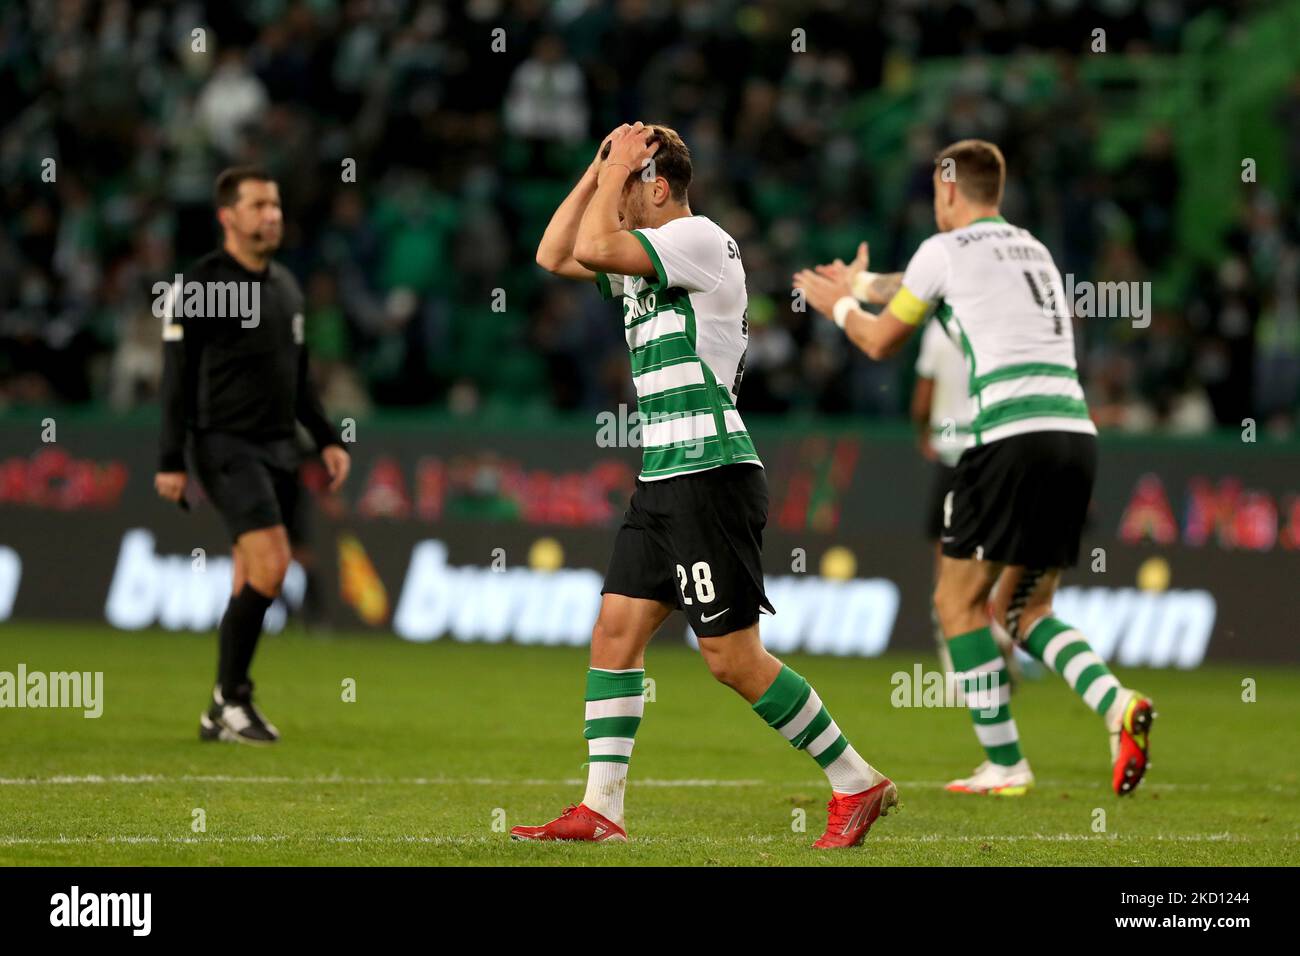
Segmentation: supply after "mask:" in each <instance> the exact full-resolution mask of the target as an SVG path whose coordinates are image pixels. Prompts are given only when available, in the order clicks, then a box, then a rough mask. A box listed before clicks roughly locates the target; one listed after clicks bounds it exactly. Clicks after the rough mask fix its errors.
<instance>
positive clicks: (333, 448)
mask: <svg viewBox="0 0 1300 956" xmlns="http://www.w3.org/2000/svg"><path fill="white" fill-rule="evenodd" d="M320 458H321V461H323V462H324V463H325V470H326V471H327V472H328V473H329V476H330V491H331V492H334V491H338V490H339V489H340V488H342V487H343V482H345V481H347V478H348V472H349V471H351V470H352V456H351V455H349V454H348V453H347V452H346V451H345V450H344V448H343V446H342V445H326V446H325V447H324V448H322V449H321V452H320Z"/></svg>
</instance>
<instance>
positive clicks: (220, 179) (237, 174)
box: [212, 166, 275, 209]
mask: <svg viewBox="0 0 1300 956" xmlns="http://www.w3.org/2000/svg"><path fill="white" fill-rule="evenodd" d="M246 182H255V183H273V182H275V177H274V176H272V175H271V174H270V173H268V172H267V171H266V170H264V169H260V168H258V167H257V166H231V167H230V168H229V169H223V170H222V171H221V173H220V175H218V176H217V182H216V185H215V186H213V187H212V201H213V203H215V204H216V206H217V208H218V209H220V208H221V207H222V206H233V205H234V204H235V203H237V202H239V186H240V183H246Z"/></svg>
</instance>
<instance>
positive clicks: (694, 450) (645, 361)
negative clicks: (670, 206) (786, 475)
mask: <svg viewBox="0 0 1300 956" xmlns="http://www.w3.org/2000/svg"><path fill="white" fill-rule="evenodd" d="M633 235H635V236H637V238H638V239H639V240H640V241H641V243H642V245H643V246H645V247H646V250H647V253H648V254H649V255H650V257H651V260H652V261H653V262H654V263H655V268H656V270H658V277H659V279H660V281H662V280H663V266H662V263H661V262H659V261H658V257H657V255H656V254H655V253H654V251H653V248H652V247H651V246H650V243H649V241H648V240H646V239H645V238H644V237H643V236H641V235H640V234H639V233H636V232H633ZM647 281H649V280H647ZM650 295H653V296H654V300H653V301H654V308H652V309H649V310H646V311H644V312H643V311H642V309H644V308H645V303H646V301H647V299H648V297H649V296H650ZM623 302H624V316H625V319H624V324H623V328H624V333H625V335H626V336H627V339H628V341H629V342H637V343H639V344H638V345H637V346H636V347H635V348H632V347H631V346H629V353H630V357H631V363H632V376H633V379H634V382H635V384H636V388H637V411H638V412H639V413H640V420H641V438H642V448H643V450H642V467H641V477H642V478H643V479H651V478H666V477H669V476H671V475H679V474H689V473H691V472H696V471H707V470H708V469H710V468H718V467H721V466H723V465H729V464H735V463H740V462H754V463H761V462H759V458H758V454H757V452H756V451H755V449H754V442H753V440H752V439H751V438H750V437H749V433H748V432H747V431H745V430H744V429H743V428H741V429H740V430H737V431H731V430H729V429H728V426H727V413H728V412H732V413H734V412H735V409H736V406H735V403H734V402H733V401H732V397H731V392H730V390H729V389H727V388H726V387H725V386H723V385H721V384H719V383H718V381H717V378H716V377H715V376H714V374H713V370H712V369H710V368H709V366H708V364H707V363H706V362H704V361H703V360H701V359H700V357H699V355H698V353H697V352H696V341H695V335H696V315H695V309H694V307H693V306H692V304H691V297H690V293H689V292H688V291H687V290H685V289H678V288H669V289H660V288H659V287H658V285H657V284H656V285H651V286H650V288H648V289H647V290H646V291H645V292H644V293H642V295H641V296H639V297H637V298H636V299H633V298H631V297H624V300H623ZM628 315H632V316H634V318H631V319H628V318H626V316H628ZM665 315H668V316H673V317H674V321H664V322H661V323H660V325H651V326H647V323H650V322H652V321H654V320H655V319H657V318H659V317H661V316H665ZM676 316H681V318H680V319H676ZM647 335H653V336H654V337H653V338H646V336H647ZM706 416H707V417H706ZM710 419H711V423H710V422H709V420H710ZM677 421H681V422H683V423H685V424H682V425H675V424H674V423H675V422H677ZM733 421H734V418H733ZM656 426H662V427H658V428H656ZM647 429H650V430H652V434H651V435H650V436H649V440H647ZM683 429H691V430H690V431H685V432H683ZM702 431H712V434H710V435H703V434H701V432H702ZM683 434H684V435H685V437H683V438H681V439H680V440H677V441H672V442H668V441H665V440H664V439H665V438H666V437H668V436H670V435H683ZM696 436H698V437H696Z"/></svg>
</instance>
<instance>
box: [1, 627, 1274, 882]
mask: <svg viewBox="0 0 1300 956" xmlns="http://www.w3.org/2000/svg"><path fill="white" fill-rule="evenodd" d="M19 662H22V663H24V664H26V666H27V670H28V671H29V672H32V671H46V672H49V671H64V670H79V671H103V672H104V698H105V705H104V713H103V716H102V717H100V718H99V719H85V718H84V717H83V716H82V715H81V712H80V711H74V710H51V709H45V710H32V709H27V710H9V709H5V710H0V864H4V865H14V864H60V865H120V864H129V865H155V864H169V865H195V866H200V865H203V866H206V865H214V864H222V865H231V864H237V865H294V864H318V865H340V864H342V865H356V864H361V865H366V864H398V865H412V864H455V865H478V864H489V865H535V864H541V865H568V864H577V865H584V866H592V865H602V864H614V865H678V864H687V865H762V866H767V865H848V866H867V865H879V864H886V865H928V864H951V865H971V864H984V865H1008V864H1010V865H1018V864H1038V865H1060V864H1083V865H1091V864H1109V865H1141V866H1159V865H1170V864H1187V865H1278V864H1283V865H1285V864H1291V865H1294V864H1296V863H1297V861H1298V860H1300V823H1298V822H1297V821H1300V757H1298V756H1297V752H1296V749H1295V742H1296V728H1297V727H1300V670H1296V669H1285V668H1264V667H1257V666H1249V665H1240V666H1237V665H1234V666H1222V665H1220V666H1214V667H1204V668H1202V669H1200V670H1197V671H1193V672H1186V673H1183V672H1176V671H1145V672H1138V671H1121V672H1120V673H1121V678H1122V679H1126V680H1127V681H1128V682H1129V683H1131V684H1132V685H1134V686H1136V687H1139V688H1141V689H1142V690H1144V691H1146V692H1147V693H1149V694H1151V695H1152V696H1153V697H1154V698H1155V700H1156V703H1157V707H1158V710H1159V713H1160V719H1159V720H1158V721H1157V723H1156V728H1155V731H1154V733H1153V738H1152V740H1153V747H1152V751H1153V758H1152V760H1153V768H1154V769H1153V770H1152V771H1151V773H1150V775H1149V776H1148V779H1147V781H1146V783H1144V784H1143V787H1142V789H1141V790H1139V791H1138V793H1137V794H1136V795H1135V796H1134V797H1131V798H1125V799H1124V800H1120V799H1118V798H1116V797H1115V796H1114V795H1113V794H1112V793H1111V791H1110V788H1109V762H1108V761H1109V757H1108V751H1107V743H1106V736H1105V734H1104V732H1103V730H1102V728H1101V725H1100V721H1099V720H1098V718H1096V717H1095V716H1094V715H1092V714H1091V713H1090V712H1088V711H1087V710H1086V709H1085V708H1084V707H1083V705H1082V704H1081V703H1080V702H1079V701H1078V700H1077V699H1076V698H1075V697H1074V696H1073V695H1072V694H1071V693H1070V692H1069V691H1068V690H1067V689H1066V687H1065V686H1064V684H1063V683H1062V682H1061V680H1060V679H1059V678H1057V677H1055V676H1053V675H1050V674H1048V675H1045V676H1044V677H1043V678H1042V679H1041V680H1038V681H1035V682H1031V683H1028V684H1026V685H1025V686H1024V687H1022V688H1021V689H1020V690H1019V691H1018V692H1017V694H1016V696H1015V697H1014V698H1013V702H1012V710H1013V713H1014V715H1015V717H1016V721H1017V723H1018V725H1019V727H1020V733H1021V740H1022V744H1023V746H1024V749H1025V752H1026V755H1027V756H1028V757H1029V758H1030V760H1031V762H1032V763H1033V766H1034V771H1035V773H1036V774H1037V776H1038V781H1039V783H1038V788H1037V789H1036V790H1035V791H1034V792H1033V793H1032V794H1031V795H1029V796H1028V797H1025V798H1022V799H997V798H979V797H970V796H958V795H954V794H948V793H945V792H943V790H942V785H943V783H944V782H945V781H946V780H948V779H949V778H951V777H953V776H955V775H958V774H964V773H966V772H967V771H969V770H970V769H971V767H973V766H974V765H975V764H976V763H978V762H979V760H980V759H982V757H981V752H980V750H979V749H978V746H977V744H976V742H975V738H974V734H973V733H972V731H971V727H970V720H969V718H968V716H967V715H966V713H965V712H964V711H961V710H953V709H919V708H917V709H910V708H895V707H893V706H891V704H890V695H891V692H892V691H893V686H892V684H891V682H890V677H891V675H892V674H893V673H895V672H897V671H907V672H911V670H912V666H913V664H914V663H915V661H914V659H913V658H912V657H910V656H904V655H890V656H887V657H884V658H879V659H875V660H856V659H854V660H846V659H833V658H824V657H823V658H812V657H800V656H792V657H791V658H790V659H789V663H790V664H791V665H792V666H793V667H795V668H796V669H797V670H799V671H800V672H801V673H803V674H804V675H805V676H806V677H807V678H808V679H809V680H810V681H811V682H812V683H813V685H814V686H815V687H816V688H817V689H818V692H819V693H820V694H821V696H822V698H823V700H825V701H826V702H827V704H828V706H829V708H830V711H831V713H832V715H833V716H834V717H835V718H836V720H837V721H838V723H839V724H840V726H841V728H843V730H844V731H845V733H847V734H848V736H849V739H850V740H851V741H852V742H853V743H854V745H855V746H856V747H857V748H858V750H859V751H860V752H861V753H862V754H863V755H864V756H865V757H866V758H867V759H868V760H869V761H871V762H872V763H873V764H875V765H876V766H878V767H879V768H881V769H882V770H884V771H885V772H886V773H888V774H890V775H891V776H892V777H893V778H894V780H895V781H896V782H897V783H898V784H899V790H900V793H901V796H902V801H903V808H902V811H901V812H900V813H898V814H897V815H892V814H891V815H890V816H889V817H887V818H885V819H883V820H881V821H880V822H879V823H877V824H876V826H875V827H874V828H873V830H872V832H871V834H870V836H869V837H868V839H867V842H866V844H865V845H864V846H863V847H861V848H859V849H857V850H852V851H847V852H839V853H815V852H813V851H811V850H810V849H809V848H808V846H809V844H810V843H811V842H812V840H814V839H815V838H816V837H817V836H818V835H819V834H820V832H821V829H822V826H823V825H824V823H825V801H826V799H827V797H828V795H829V794H828V791H827V787H826V784H825V780H824V778H823V777H822V775H821V773H820V771H818V769H817V767H816V765H815V764H814V763H813V761H812V760H811V759H809V758H808V757H807V756H806V755H805V754H799V753H796V752H794V751H793V750H791V748H790V747H789V745H787V744H786V743H785V742H784V740H782V739H781V738H780V737H779V736H778V735H777V734H776V733H774V732H773V731H772V730H770V729H768V728H767V727H766V726H765V725H764V724H763V723H762V721H760V720H759V719H758V718H757V717H756V716H755V715H754V714H753V713H752V712H751V711H750V709H749V707H748V705H746V704H745V702H744V701H742V700H741V699H740V698H739V697H736V696H735V695H734V694H733V693H732V692H731V691H729V690H727V689H726V688H724V687H722V686H720V685H717V684H715V683H714V682H713V680H712V678H711V677H710V676H709V674H708V672H707V670H706V668H705V667H704V665H703V663H702V662H701V661H700V660H699V659H698V657H697V656H696V655H695V654H693V653H691V652H690V651H689V650H687V649H685V648H679V647H676V646H664V647H659V648H655V647H654V646H653V645H652V647H651V651H650V654H649V662H648V667H647V676H648V677H651V678H653V679H654V680H655V700H654V701H653V702H651V703H647V705H646V717H645V721H644V722H643V723H642V726H641V731H640V733H639V735H638V738H637V747H636V752H635V754H634V755H633V760H632V776H631V781H630V788H629V795H628V825H629V830H630V833H631V835H632V842H631V843H629V844H627V845H606V846H570V845H559V844H550V845H542V844H530V843H514V842H512V841H510V840H509V838H508V837H507V835H506V833H505V832H504V830H505V829H508V828H509V826H511V825H513V824H516V823H539V822H543V821H544V820H547V819H550V818H551V817H552V816H555V815H556V814H557V812H558V811H559V810H560V809H562V808H563V807H564V806H565V805H566V804H567V803H570V802H577V801H578V800H579V799H580V798H581V796H582V781H583V780H584V779H585V771H584V770H583V767H582V764H583V761H584V759H585V754H586V748H585V743H584V741H583V740H582V691H583V682H584V675H585V669H586V649H585V648H537V647H518V646H509V645H496V646H486V645H467V644H457V643H455V642H453V641H450V640H443V641H438V642H435V643H433V644H430V645H414V644H409V643H404V642H401V641H397V640H395V639H390V638H374V637H362V636H337V637H329V638H325V637H305V636H301V635H294V634H288V635H282V636H276V637H271V638H268V639H266V640H265V642H264V643H263V646H262V648H261V650H260V652H259V657H258V661H257V663H256V666H255V668H254V672H255V676H256V679H257V681H258V701H259V706H261V708H262V710H263V711H264V712H265V713H266V714H267V716H268V718H269V719H270V720H271V721H273V722H274V723H275V724H276V725H277V726H278V727H279V728H280V731H281V733H282V735H283V738H284V739H283V741H282V742H281V743H280V744H279V745H277V746H275V747H272V748H265V749H259V748H252V747H245V746H239V745H232V744H200V743H199V741H198V739H197V723H198V716H199V712H200V710H201V709H202V708H203V706H204V703H205V701H206V699H207V695H208V693H209V692H210V688H211V679H210V678H211V672H212V670H213V668H214V647H213V638H211V637H197V636H194V637H191V636H178V635H174V634H165V633H162V632H144V633H133V634H125V633H121V632H116V631H112V630H110V629H108V628H106V627H85V626H73V625H66V626H65V625H60V626H42V627H34V626H26V625H20V626H16V625H5V626H4V627H3V629H0V670H3V671H10V672H14V671H16V670H17V665H18V663H19ZM924 663H925V666H926V667H927V668H930V667H932V666H933V663H932V662H931V661H930V660H928V659H927V660H925V662H924ZM1246 677H1251V678H1254V679H1255V680H1256V682H1257V694H1258V700H1257V702H1254V703H1246V702H1243V701H1242V680H1243V678H1246ZM347 678H351V679H353V680H355V682H356V700H355V702H345V701H344V700H343V699H342V697H343V682H344V681H345V679H347ZM195 811H202V814H201V815H200V814H197V813H196V812H195ZM1099 811H1101V812H1100V813H1099ZM805 816H806V830H805V831H803V832H800V831H799V829H798V825H799V820H800V817H805ZM200 817H201V819H202V821H203V824H204V827H205V829H202V830H196V820H198V819H199V818H200ZM1103 822H1104V827H1105V829H1104V832H1098V831H1097V829H1096V827H1098V826H1100V825H1101V824H1102V823H1103Z"/></svg>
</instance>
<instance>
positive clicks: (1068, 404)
mask: <svg viewBox="0 0 1300 956" xmlns="http://www.w3.org/2000/svg"><path fill="white" fill-rule="evenodd" d="M1088 417H1089V416H1088V403H1087V402H1085V401H1083V400H1082V399H1078V398H1071V397H1070V396H1068V395H1024V396H1021V397H1020V398H1008V399H1007V400H1006V401H1004V402H998V403H996V404H994V405H989V406H988V407H987V408H982V409H980V412H979V414H978V415H976V416H975V421H974V422H973V423H972V424H971V427H972V428H974V430H975V431H976V433H977V434H978V433H979V432H984V431H988V430H989V429H990V428H995V427H997V426H998V425H1006V424H1008V423H1009V422H1018V421H1022V420H1024V419H1026V418H1088Z"/></svg>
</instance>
